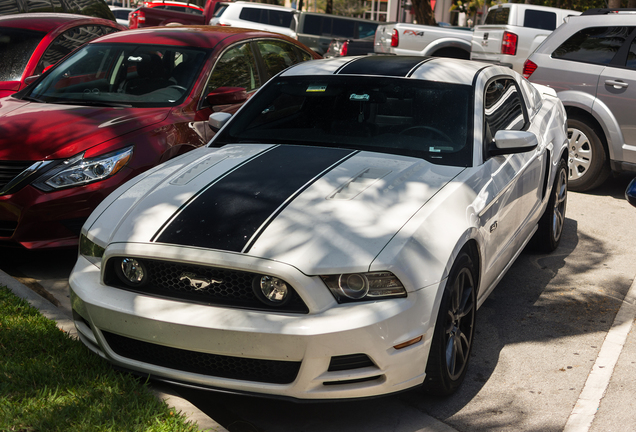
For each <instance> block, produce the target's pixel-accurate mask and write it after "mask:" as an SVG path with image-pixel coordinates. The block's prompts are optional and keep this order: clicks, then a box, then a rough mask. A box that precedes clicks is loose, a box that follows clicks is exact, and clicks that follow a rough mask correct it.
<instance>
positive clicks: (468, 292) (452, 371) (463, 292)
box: [424, 251, 477, 396]
mask: <svg viewBox="0 0 636 432" xmlns="http://www.w3.org/2000/svg"><path fill="white" fill-rule="evenodd" d="M476 280H477V277H476V272H475V266H474V263H473V260H472V258H471V257H470V255H468V254H467V253H466V252H464V251H462V252H460V254H459V256H458V257H457V259H456V260H455V263H454V264H453V268H452V269H451V273H450V276H449V278H448V281H447V283H446V288H445V289H444V294H443V296H442V301H441V305H440V309H439V313H438V316H437V322H436V324H435V332H434V334H433V342H432V344H431V351H430V353H429V357H428V363H427V365H426V379H425V381H424V391H425V392H426V393H429V394H434V395H440V396H447V395H450V394H452V393H454V392H455V391H456V390H457V388H459V386H460V385H461V383H462V381H463V380H464V377H465V376H466V370H467V368H468V360H469V358H470V351H471V348H472V344H473V335H474V333H475V312H476V309H477V301H476V298H477V293H476V289H477V287H476V284H475V283H476Z"/></svg>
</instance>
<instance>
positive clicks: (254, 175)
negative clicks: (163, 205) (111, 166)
mask: <svg viewBox="0 0 636 432" xmlns="http://www.w3.org/2000/svg"><path fill="white" fill-rule="evenodd" d="M354 153H356V151H354V150H345V149H338V148H325V147H302V146H290V145H285V146H278V147H275V148H273V149H272V150H270V151H267V152H263V153H261V154H260V155H258V156H257V157H255V158H253V159H251V160H250V161H248V162H247V163H245V164H243V165H241V166H240V167H238V168H237V169H236V170H234V171H232V172H230V173H229V174H227V175H226V176H225V177H223V178H221V179H220V180H218V181H217V180H215V182H213V183H211V184H210V185H208V187H207V188H206V189H203V190H202V192H201V193H199V194H198V195H197V196H195V197H194V198H193V199H191V200H190V201H189V202H188V203H186V204H185V205H184V206H183V207H182V208H181V209H179V210H178V211H177V213H176V214H175V216H174V217H173V218H172V219H171V221H170V222H169V223H168V224H167V225H166V226H164V227H163V229H162V231H160V232H159V233H157V235H156V239H155V241H157V242H161V243H170V244H178V245H183V246H198V247H204V248H210V249H219V250H226V251H232V252H242V251H244V249H245V248H246V246H247V244H248V242H250V239H252V242H250V245H251V244H253V242H254V240H255V239H253V237H254V235H255V234H257V233H260V232H262V230H260V231H259V229H260V228H261V226H263V225H264V224H267V223H268V222H269V221H270V220H271V217H272V216H273V215H274V216H275V215H277V214H278V213H280V212H281V211H282V209H283V208H284V207H285V206H286V205H287V204H288V203H289V202H291V200H292V199H293V198H295V197H296V196H297V195H298V194H300V193H301V192H302V191H303V190H305V189H306V188H307V187H309V185H310V184H311V183H313V182H314V181H316V180H317V179H318V178H320V177H321V176H322V175H323V174H324V173H325V171H327V170H329V169H331V168H333V167H334V166H335V165H337V164H339V163H341V162H342V161H344V160H345V159H347V158H348V157H350V156H351V155H353V154H354Z"/></svg>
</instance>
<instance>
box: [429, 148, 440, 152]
mask: <svg viewBox="0 0 636 432" xmlns="http://www.w3.org/2000/svg"><path fill="white" fill-rule="evenodd" d="M428 151H429V152H431V153H441V151H442V149H438V148H435V147H429V148H428Z"/></svg>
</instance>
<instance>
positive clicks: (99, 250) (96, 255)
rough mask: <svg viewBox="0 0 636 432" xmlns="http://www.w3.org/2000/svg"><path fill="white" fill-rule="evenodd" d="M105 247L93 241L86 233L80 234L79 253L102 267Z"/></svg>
mask: <svg viewBox="0 0 636 432" xmlns="http://www.w3.org/2000/svg"><path fill="white" fill-rule="evenodd" d="M104 250H105V249H104V248H103V247H102V246H100V245H98V244H97V243H95V242H94V241H91V240H89V239H88V237H86V236H85V235H84V234H81V235H80V240H79V253H80V255H82V256H83V257H84V258H86V259H87V260H89V261H90V262H91V263H93V264H94V265H96V266H97V267H98V268H101V264H102V257H103V256H104Z"/></svg>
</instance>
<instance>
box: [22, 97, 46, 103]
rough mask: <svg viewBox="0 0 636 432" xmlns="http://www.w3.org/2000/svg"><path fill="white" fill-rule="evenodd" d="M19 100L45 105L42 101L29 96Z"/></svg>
mask: <svg viewBox="0 0 636 432" xmlns="http://www.w3.org/2000/svg"><path fill="white" fill-rule="evenodd" d="M21 99H22V100H25V101H27V102H37V103H46V102H44V101H43V100H42V99H38V98H34V97H31V96H22V98H21Z"/></svg>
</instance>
